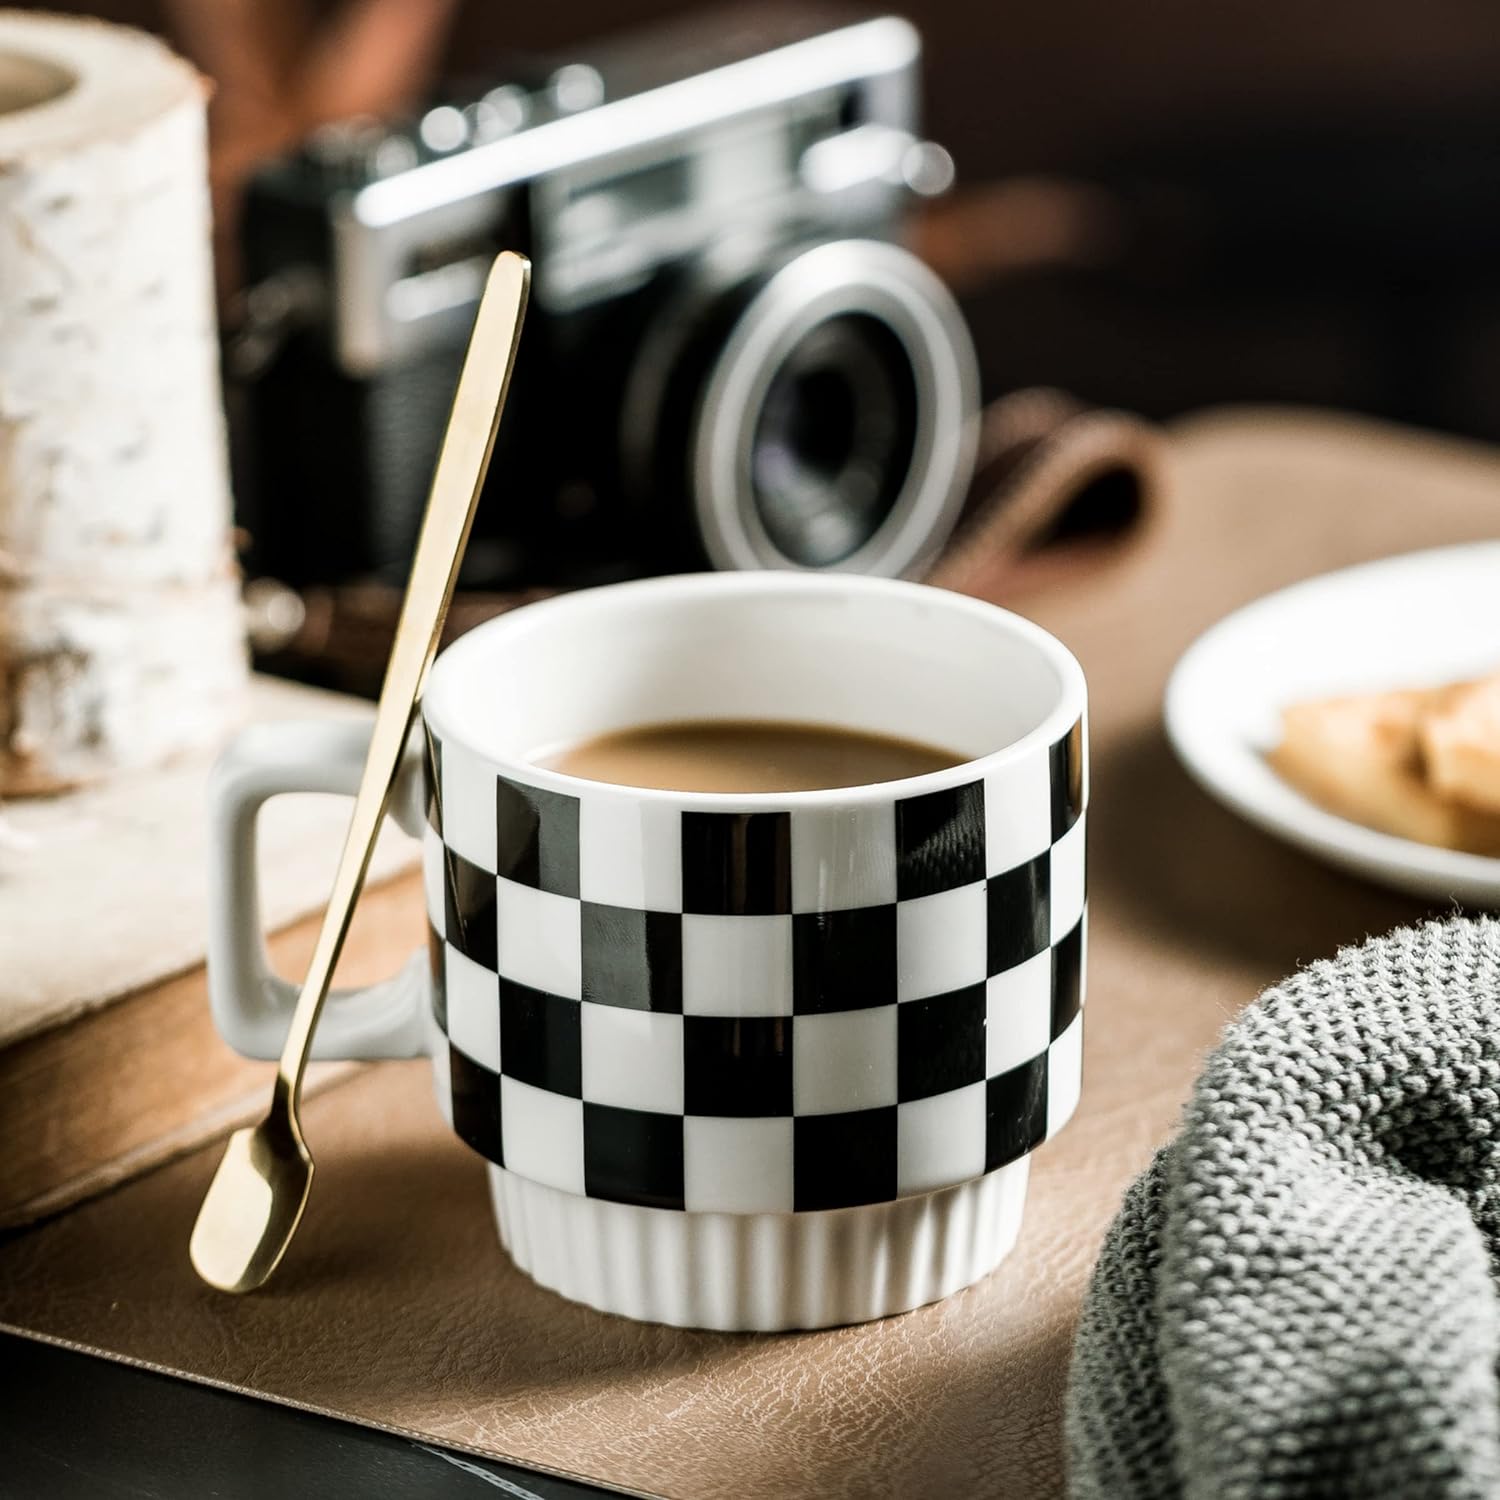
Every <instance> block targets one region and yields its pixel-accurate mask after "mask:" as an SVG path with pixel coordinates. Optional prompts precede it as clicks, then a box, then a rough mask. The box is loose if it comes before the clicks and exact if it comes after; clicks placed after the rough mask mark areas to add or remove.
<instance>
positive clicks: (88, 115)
mask: <svg viewBox="0 0 1500 1500" xmlns="http://www.w3.org/2000/svg"><path fill="white" fill-rule="evenodd" d="M229 526H230V500H229V485H228V475H227V465H226V459H225V451H224V431H223V412H222V407H221V404H220V397H219V373H218V355H217V335H216V331H215V324H214V313H213V291H212V267H211V261H210V248H209V205H208V184H207V169H206V151H205V132H204V86H203V83H202V81H201V80H200V79H199V77H198V76H197V74H196V73H195V72H194V71H193V70H192V69H191V68H190V67H189V66H188V65H187V64H186V63H184V62H182V61H181V60H180V59H178V58H176V57H175V56H173V55H172V54H171V53H170V52H169V51H168V50H167V49H166V48H165V47H164V46H162V45H161V44H160V43H159V42H157V41H155V40H154V39H152V38H150V37H147V36H145V35H143V34H141V33H137V32H133V31H129V30H126V29H124V28H121V27H116V26H108V25H105V24H102V23H99V22H89V21H75V20H65V19H62V18H59V17H51V16H41V15H28V14H25V13H19V12H0V795H3V794H6V793H20V792H35V791H48V790H57V789H59V788H62V787H66V786H71V785H77V784H79V783H82V782H86V781H92V780H97V779H99V778H101V777H103V776H107V775H108V774H110V773H111V772H113V771H116V770H120V769H127V768H132V767H140V766H145V765H151V764H155V763H157V762H159V761H161V760H163V759H166V758H168V757H170V756H172V755H174V754H176V753H178V752H181V751H184V750H188V749H193V748H200V747H202V746H205V745H208V744H211V743H213V742H215V741H217V740H218V739H219V738H221V737H222V735H223V734H224V733H225V731H226V729H227V728H228V727H229V725H230V724H231V723H233V722H234V721H235V720H236V718H237V717H238V716H239V714H240V713H241V712H242V707H243V702H244V693H245V683H246V664H245V650H244V642H243V632H242V625H241V612H240V603H239V592H238V587H237V579H236V576H235V570H234V564H233V557H232V553H231V550H230V546H229Z"/></svg>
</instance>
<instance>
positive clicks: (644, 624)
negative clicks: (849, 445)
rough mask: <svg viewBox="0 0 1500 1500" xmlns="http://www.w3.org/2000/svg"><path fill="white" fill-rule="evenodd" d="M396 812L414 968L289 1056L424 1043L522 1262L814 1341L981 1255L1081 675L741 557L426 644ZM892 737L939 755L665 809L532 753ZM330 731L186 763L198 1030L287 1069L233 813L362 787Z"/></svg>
mask: <svg viewBox="0 0 1500 1500" xmlns="http://www.w3.org/2000/svg"><path fill="white" fill-rule="evenodd" d="M423 713H424V725H423V731H422V733H421V734H420V736H418V737H417V738H418V740H419V741H420V743H419V744H416V745H414V752H413V755H412V758H411V763H410V765H409V767H408V770H407V772H406V773H405V774H404V776H403V781H402V785H401V788H400V791H399V794H398V797H397V805H396V808H395V811H396V815H397V817H398V819H399V820H400V821H401V822H402V824H403V826H405V827H406V828H407V829H408V830H409V831H410V832H413V833H415V834H417V835H418V836H420V837H421V838H422V840H423V868H424V871H425V885H426V904H427V916H428V923H429V939H430V941H429V951H428V953H427V954H426V955H425V956H423V955H419V956H418V957H417V958H416V959H414V961H413V963H412V964H411V965H409V966H408V968H407V969H406V970H405V971H403V973H402V974H401V975H399V976H398V977H397V978H396V979H394V980H392V981H390V982H388V983H387V984H385V985H383V986H377V987H375V988H374V989H372V990H365V991H361V992H359V993H357V994H354V995H344V996H337V997H335V998H334V999H333V1000H331V1001H330V1003H329V1007H328V1009H327V1011H326V1012H325V1016H324V1020H323V1023H322V1026H321V1028H320V1031H319V1034H318V1038H317V1047H316V1051H315V1055H318V1056H324V1057H351V1056H353V1057H377V1056H409V1055H415V1054H421V1053H425V1054H428V1055H430V1056H431V1058H432V1060H433V1065H434V1071H435V1075H436V1087H437V1097H438V1103H439V1105H440V1107H441V1108H442V1110H443V1112H444V1114H445V1116H446V1117H447V1118H448V1119H449V1121H450V1122H451V1124H452V1125H453V1128H454V1129H455V1131H456V1132H457V1133H458V1135H459V1136H460V1137H461V1138H462V1139H463V1140H464V1141H466V1142H467V1143H468V1144H469V1145H470V1146H471V1147H473V1148H474V1149H475V1150H476V1151H477V1152H479V1154H480V1155H481V1156H482V1157H484V1158H485V1159H486V1161H487V1162H488V1164H489V1175H490V1181H491V1187H492V1193H493V1197H494V1204H495V1209H496V1214H497V1218H498V1221H499V1227H500V1234H501V1238H502V1240H503V1241H504V1243H505V1245H506V1246H507V1248H508V1249H509V1250H510V1253H511V1255H512V1256H513V1258H514V1259H515V1260H516V1261H517V1263H518V1264H520V1265H521V1266H522V1267H523V1269H525V1270H527V1271H529V1272H530V1273H531V1274H532V1275H533V1276H535V1277H536V1278H537V1279H538V1280H540V1281H542V1282H543V1283H544V1284H546V1285H548V1286H552V1287H554V1288H555V1289H556V1290H558V1291H560V1292H562V1293H563V1294H564V1295H566V1296H570V1297H573V1298H576V1299H579V1300H582V1301H585V1302H589V1303H592V1304H593V1305H595V1306H597V1307H601V1308H604V1309H606V1310H608V1311H612V1312H618V1313H623V1314H625V1315H627V1316H633V1317H642V1318H649V1319H655V1320H660V1321H666V1322H672V1323H682V1324H694V1325H706V1326H713V1327H730V1328H781V1327H799V1326H800V1327H812V1326H819V1325H823V1324H828V1323H835V1322H845V1321H853V1320H857V1319H861V1318H869V1317H876V1316H882V1315H884V1314H887V1313H890V1312H895V1311H899V1310H902V1309H904V1308H907V1307H911V1306H915V1305H917V1304H919V1303H921V1302H925V1301H930V1300H932V1299H934V1298H936V1297H939V1296H942V1295H945V1294H946V1293H947V1292H949V1291H952V1290H955V1289H956V1288H958V1287H960V1286H963V1285H967V1284H968V1283H970V1282H972V1281H973V1280H975V1279H977V1278H978V1277H979V1276H982V1275H983V1274H985V1272H986V1271H988V1270H989V1269H991V1267H993V1266H994V1265H995V1264H996V1263H997V1262H998V1261H999V1260H1000V1259H1001V1258H1002V1257H1003V1256H1004V1255H1005V1253H1006V1252H1007V1251H1008V1250H1009V1248H1010V1246H1011V1244H1012V1243H1013V1242H1014V1239H1015V1236H1016V1234H1017V1232H1018V1229H1019V1226H1020V1219H1021V1212H1022V1207H1023V1203H1024V1198H1025V1188H1026V1177H1027V1168H1028V1164H1029V1153H1030V1152H1031V1151H1032V1150H1033V1149H1034V1148H1035V1147H1036V1146H1038V1145H1039V1144H1041V1143H1042V1142H1043V1141H1044V1140H1046V1139H1047V1137H1048V1136H1050V1135H1051V1134H1052V1133H1053V1132H1054V1131H1056V1130H1057V1129H1058V1128H1059V1127H1060V1126H1061V1125H1062V1124H1063V1123H1064V1122H1065V1121H1066V1120H1067V1118H1068V1117H1069V1115H1070V1114H1071V1113H1072V1111H1073V1108H1074V1106H1075V1104H1076V1103H1077V1099H1078V1090H1079V1078H1080V1067H1081V1052H1082V1043H1081V1038H1082V1030H1081V1028H1082V1022H1083V1015H1082V1011H1083V988H1084V985H1083V975H1084V947H1085V882H1084V828H1085V817H1084V808H1085V803H1086V801H1087V759H1086V746H1085V737H1084V685H1083V678H1082V674H1081V672H1080V671H1079V668H1078V665H1077V663H1076V662H1075V661H1074V660H1073V658H1072V657H1071V656H1070V655H1069V654H1068V652H1067V651H1066V650H1065V649H1064V648H1063V647H1062V646H1061V645H1059V644H1058V643H1057V642H1056V641H1055V640H1053V639H1052V638H1051V637H1050V636H1048V635H1046V634H1045V633H1044V632H1042V631H1041V630H1039V629H1037V628H1036V627H1035V626H1033V625H1030V624H1028V623H1027V622H1025V621H1023V620H1020V619H1018V618H1017V617H1016V616H1014V615H1011V614H1008V613H1006V612H1005V611H1003V610H999V609H995V608H993V607H991V606H989V605H985V604H981V603H978V602H976V601H974V600H970V599H965V598H961V597H959V596H957V595H952V594H946V593H942V592H940V591H938V590H934V589H928V588H924V587H922V586H920V585H916V584H907V583H896V582H890V581H886V580H875V579H868V578H850V577H840V578H829V577H826V576H817V575H810V574H808V575H802V574H774V573H746V574H719V575H710V576H705V577H693V578H679V579H659V580H650V581H646V582H642V583H634V584H624V585H619V586H616V587H611V588H604V589H596V590H591V591H588V592H586V593H581V594H574V595H569V596H566V597H564V598H560V599H556V600H550V601H548V602H546V603H544V604H539V605H533V606H529V607H528V608H526V609H524V610H520V611H517V612H515V613H514V614H512V615H508V616H505V617H503V618H501V619H499V620H496V621H493V622H491V623H490V624H488V625H484V626H481V627H480V628H479V629H477V630H475V631H473V632H471V633H470V634H469V635H467V636H465V637H464V638H463V639H462V640H461V641H459V642H458V643H457V644H456V645H454V646H453V647H451V648H449V650H448V651H447V652H445V653H444V654H443V656H442V657H441V658H440V659H439V661H438V663H437V665H436V667H435V669H434V672H433V675H432V680H431V683H430V685H429V688H428V690H427V695H426V699H425V702H424V709H423ZM713 718H736V719H745V718H766V719H779V720H795V721H805V722H810V723H817V724H823V725H834V726H847V727H854V728H860V729H865V730H871V731H876V732H880V733H887V734H898V735H905V736H908V737H914V738H921V739H923V740H927V741H930V742H932V743H935V744H941V745H944V746H947V747H951V748H953V749H956V750H958V751H959V752H960V753H967V754H969V755H970V756H971V759H969V760H968V761H966V762H965V763H964V764H962V765H959V766H956V767H954V768H952V769H950V770H946V771H939V772H934V773H930V774H927V775H923V776H920V777H914V778H911V779H910V780H906V781H900V782H892V783H887V784H882V785H872V786H861V787H854V788H849V789H843V790H836V791H827V792H788V793H755V794H749V795H730V794H722V793H699V792H671V791H662V790H650V789H639V788H632V787H623V786H614V785H606V784H603V783H598V782H591V781H584V780H580V779H578V778H574V777H570V776H566V775H563V774H560V773H558V772H554V771H550V770H546V769H542V768H540V767H538V766H537V765H536V764H534V763H533V761H534V758H535V757H537V756H538V755H539V754H543V753H545V752H546V751H547V750H549V749H552V748H555V747H557V746H560V745H565V744H568V743H572V742H576V741H578V740H580V739H583V738H587V737H589V736H592V735H596V734H600V733H604V732H608V731H610V730H612V729H618V728H622V727H626V726H629V725H634V724H644V723H654V722H667V721H680V720H688V719H713ZM362 759H363V741H362V740H361V739H360V738H359V737H358V736H356V735H354V734H353V733H352V732H350V731H349V730H347V729H344V728H339V729H329V728H326V727H325V728H322V729H320V730H309V729H308V728H307V727H306V726H287V727H283V728H280V729H277V730H275V731H270V730H266V729H257V730H252V731H250V732H249V734H248V735H247V736H244V737H242V738H241V740H240V741H239V742H238V743H237V744H236V746H235V747H233V748H232V749H231V750H230V752H229V753H228V754H227V756H226V757H225V760H224V762H223V763H222V765H221V769H220V772H219V774H218V775H217V777H216V779H215V798H216V803H217V807H218V818H217V824H218V828H219V830H220V840H219V850H218V857H219V860H220V866H221V875H222V878H221V879H220V880H219V881H218V882H217V890H218V892H219V898H220V899H219V901H218V903H217V916H216V930H215V934H214V944H213V949H212V952H211V956H210V981H211V993H212V997H213V1003H214V1007H215V1016H216V1020H217V1022H218V1024H219V1026H220V1029H221V1030H222V1031H223V1032H224V1034H225V1036H226V1037H227V1038H228V1039H229V1040H230V1042H231V1043H233V1044H234V1045H235V1046H236V1047H237V1048H239V1049H240V1050H241V1051H243V1052H246V1053H247V1054H249V1055H252V1056H265V1057H270V1056H274V1055H275V1053H276V1052H277V1051H278V1049H279V1047H280V1044H281V1040H282V1036H283V1034H284V1029H285V1025H286V1020H287V1016H288V1015H289V1012H290V1007H291V1004H292V999H293V992H292V988H291V987H290V986H287V985H285V984H284V983H283V982H281V981H279V980H277V979H276V978H275V977H274V976H272V975H271V974H270V973H269V972H268V971H267V970H266V968H265V964H264V957H263V950H262V947H261V943H260V939H259V923H258V918H257V917H256V914H255V913H256V908H255V891H254V880H253V848H252V847H251V844H250V839H251V837H252V833H251V830H252V829H253V816H251V815H252V814H253V811H254V809H255V808H256V807H257V806H258V805H259V803H260V802H261V801H262V800H264V798H265V797H267V796H269V795H271V794H272V793H274V792H278V791H288V790H304V791H305V790H344V791H352V790H353V788H354V784H355V781H356V780H357V776H358V771H359V767H360V764H361V762H362Z"/></svg>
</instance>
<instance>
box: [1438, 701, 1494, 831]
mask: <svg viewBox="0 0 1500 1500" xmlns="http://www.w3.org/2000/svg"><path fill="white" fill-rule="evenodd" d="M1420 737H1421V748H1422V760H1423V764H1424V767H1425V769H1426V773H1427V780H1428V783H1429V784H1430V785H1431V787H1432V789H1433V790H1434V791H1436V792H1439V793H1441V794H1442V795H1443V796H1445V797H1450V798H1452V799H1453V800H1454V801H1457V802H1462V803H1464V804H1465V805H1466V806H1468V807H1472V808H1476V809H1478V810H1479V811H1481V812H1486V813H1495V814H1500V673H1497V674H1496V675H1495V676H1493V677H1485V678H1482V679H1481V680H1480V681H1478V682H1468V683H1464V684H1462V685H1461V686H1459V687H1456V688H1453V689H1452V690H1450V692H1449V693H1448V695H1447V697H1446V698H1445V699H1444V700H1443V701H1442V702H1441V703H1439V704H1435V705H1434V707H1433V709H1432V711H1431V712H1429V713H1427V714H1425V715H1423V717H1422V722H1421V728H1420Z"/></svg>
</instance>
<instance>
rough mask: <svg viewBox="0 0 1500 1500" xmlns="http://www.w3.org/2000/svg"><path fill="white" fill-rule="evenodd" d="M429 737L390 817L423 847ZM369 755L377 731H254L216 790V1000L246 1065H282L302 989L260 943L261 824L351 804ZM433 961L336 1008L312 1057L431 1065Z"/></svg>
mask: <svg viewBox="0 0 1500 1500" xmlns="http://www.w3.org/2000/svg"><path fill="white" fill-rule="evenodd" d="M421 733H422V731H421V726H420V724H419V725H418V726H417V728H416V729H415V730H414V731H413V735H412V739H411V742H410V744H409V745H408V746H407V751H406V757H405V759H404V761H403V762H402V766H401V770H400V772H399V773H398V775H397V778H396V786H395V789H394V791H393V792H392V795H391V803H390V807H389V812H390V815H391V816H392V817H394V818H395V820H396V822H397V823H398V824H399V825H400V826H401V827H402V828H403V829H405V830H406V832H407V833H409V834H411V835H413V837H416V838H421V836H422V830H423V827H424V824H425V817H424V813H423V795H424V794H423V779H424V778H423V776H422V756H421ZM369 747H370V725H369V723H368V722H366V723H329V722H327V721H323V722H308V723H302V722H290V723H279V724H257V725H253V726H252V727H250V728H249V729H246V730H243V731H242V732H241V733H240V734H239V735H237V736H236V737H235V739H233V740H232V741H231V742H230V744H229V747H228V748H227V749H226V750H225V751H224V753H223V755H221V756H220V757H219V761H218V763H217V765H215V767H214V769H213V772H212V774H211V776H210V778H209V784H208V801H209V830H210V836H211V841H212V842H211V849H210V867H209V926H208V998H209V1005H210V1007H211V1009H212V1011H213V1019H214V1025H215V1026H216V1027H218V1029H219V1032H220V1034H221V1035H222V1036H223V1038H224V1040H225V1041H226V1042H228V1043H229V1045H230V1046H231V1047H233V1048H234V1050H235V1051H236V1052H239V1053H241V1054H242V1055H244V1056H245V1057H254V1058H261V1059H264V1060H267V1061H270V1060H273V1059H275V1058H276V1057H278V1056H279V1055H280V1053H281V1048H282V1044H283V1043H284V1042H285V1040H286V1033H287V1027H288V1025H289V1024H290V1022H291V1018H292V1007H293V1006H294V1005H295V1003H296V1000H297V994H298V991H299V989H300V986H299V985H295V984H289V983H288V982H287V981H286V980H285V979H282V978H280V977H279V976H278V975H276V974H274V973H273V972H272V971H271V964H270V959H269V956H268V955H267V953H266V945H265V937H264V934H263V933H262V931H261V917H260V891H259V888H258V884H257V880H256V864H255V850H256V818H257V814H258V813H259V812H260V808H261V804H262V803H264V802H266V801H268V800H269V799H270V798H272V797H274V796H277V795H278V794H279V793H282V792H338V793H341V794H343V795H345V796H349V797H352V796H353V795H354V794H355V792H356V791H357V790H358V787H359V778H360V774H361V772H362V771H363V769H364V764H365V755H366V752H367V751H368V750H369ZM428 1003H429V980H428V960H427V956H426V954H425V953H423V952H421V951H420V950H418V951H417V952H416V953H414V954H413V955H412V957H411V959H410V960H409V961H408V962H407V963H406V964H405V966H404V967H403V968H402V969H401V970H400V972H399V973H398V974H396V975H395V977H394V978H391V979H387V980H384V981H383V982H382V983H380V984H372V985H367V986H365V987H364V988H363V989H356V990H334V991H333V992H332V993H331V994H330V995H329V997H328V1003H327V1005H326V1006H325V1007H324V1010H323V1015H322V1018H321V1019H320V1020H319V1022H318V1029H317V1034H316V1035H315V1036H314V1038H313V1046H312V1055H313V1057H314V1058H322V1059H334V1058H341V1059H349V1060H358V1061H363V1060H366V1059H374V1058H387V1057H420V1056H422V1055H424V1054H425V1053H426V1051H427V1043H426V1037H427V1030H428V1028H427V1020H426V1011H427V1008H428Z"/></svg>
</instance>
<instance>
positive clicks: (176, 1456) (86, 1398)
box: [0, 1334, 608, 1500]
mask: <svg viewBox="0 0 1500 1500" xmlns="http://www.w3.org/2000/svg"><path fill="white" fill-rule="evenodd" d="M0 1389H3V1391H4V1396H3V1397H0V1495H3V1496H4V1497H5V1500H74V1497H75V1496H76V1497H78V1500H83V1497H88V1500H116V1497H119V1500H125V1497H129V1500H208V1497H213V1500H262V1497H268V1500H282V1497H285V1496H292V1495H317V1496H318V1497H319V1500H346V1497H347V1500H369V1497H371V1496H377V1495H380V1496H384V1495H390V1496H400V1497H402V1500H464V1497H466V1496H473V1497H475V1500H478V1497H479V1496H481V1495H497V1494H498V1495H509V1496H511V1497H513V1500H588V1497H597V1496H601V1495H604V1494H606V1493H608V1492H607V1491H604V1490H600V1489H595V1488H594V1487H593V1486H592V1485H584V1484H577V1483H574V1482H573V1481H571V1480H566V1479H557V1478H554V1477H553V1476H551V1475H549V1474H538V1473H536V1472H534V1471H533V1470H530V1469H520V1468H516V1467H515V1466H514V1465H511V1464H502V1463H497V1462H496V1461H495V1460H494V1459H488V1458H476V1457H472V1456H470V1455H468V1454H461V1453H455V1452H453V1451H452V1450H451V1449H448V1448H441V1447H438V1446H436V1445H435V1444H430V1443H417V1442H413V1441H412V1440H411V1439H409V1438H404V1437H398V1436H396V1435H395V1434H393V1433H388V1432H380V1431H378V1430H376V1429H375V1428H370V1427H357V1426H355V1425H353V1424H352V1423H348V1422H337V1421H334V1420H333V1419H332V1418H330V1417H321V1416H315V1415H314V1414H312V1413H311V1412H304V1411H298V1410H297V1409H296V1408H295V1407H290V1406H278V1405H276V1404H274V1403H273V1402H270V1401H258V1400H256V1399H255V1398H253V1397H250V1396H240V1395H236V1394H234V1393H232V1392H229V1391H221V1390H217V1389H215V1388H214V1387H212V1386H205V1385H194V1384H191V1383H189V1382H188V1381H185V1380H177V1379H174V1378H173V1377H172V1376H170V1375H158V1374H156V1373H154V1372H153V1371H150V1370H140V1369H136V1368H134V1367H133V1366H130V1365H123V1364H116V1363H115V1362H113V1361H112V1360H106V1359H98V1358H95V1357H94V1356H92V1355H88V1354H79V1353H77V1352H75V1351H74V1350H71V1349H63V1348H59V1347H58V1346H57V1345H55V1344H44V1343H40V1342H37V1341H34V1340H32V1339H24V1338H17V1337H15V1336H14V1335H12V1334H0Z"/></svg>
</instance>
